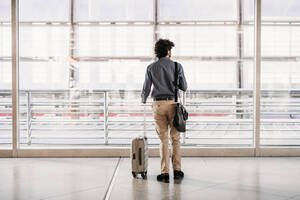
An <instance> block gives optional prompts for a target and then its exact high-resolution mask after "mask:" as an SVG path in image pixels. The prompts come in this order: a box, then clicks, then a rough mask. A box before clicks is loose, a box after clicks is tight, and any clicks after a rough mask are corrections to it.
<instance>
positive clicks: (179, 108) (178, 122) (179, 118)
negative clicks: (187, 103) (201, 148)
mask: <svg viewBox="0 0 300 200" xmlns="http://www.w3.org/2000/svg"><path fill="white" fill-rule="evenodd" d="M174 82H175V83H174V84H175V102H176V106H175V112H174V119H173V126H174V127H175V128H176V129H177V130H178V131H179V132H185V130H186V120H187V119H188V112H187V111H186V109H185V107H184V106H183V105H182V104H181V102H177V101H178V87H179V77H178V63H177V62H175V81H174Z"/></svg>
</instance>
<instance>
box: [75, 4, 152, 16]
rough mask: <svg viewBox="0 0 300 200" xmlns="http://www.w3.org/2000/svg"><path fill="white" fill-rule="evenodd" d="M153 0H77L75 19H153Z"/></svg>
mask: <svg viewBox="0 0 300 200" xmlns="http://www.w3.org/2000/svg"><path fill="white" fill-rule="evenodd" d="M153 5H154V1H153V0H126V1H124V0H109V1H106V0H89V1H86V0H75V21H153V9H154V8H153Z"/></svg>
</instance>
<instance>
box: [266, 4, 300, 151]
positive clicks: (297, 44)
mask: <svg viewBox="0 0 300 200" xmlns="http://www.w3.org/2000/svg"><path fill="white" fill-rule="evenodd" d="M263 2H264V6H263V8H262V15H263V16H264V18H263V19H264V20H263V22H262V29H263V30H264V31H263V32H262V50H263V60H264V61H263V62H262V77H261V79H262V85H261V86H262V97H261V104H262V105H261V118H262V120H261V144H262V145H268V146H299V145H300V135H299V133H300V129H299V127H300V126H299V125H300V121H299V119H300V115H299V103H300V102H299V95H300V93H299V88H300V87H299V86H300V85H299V77H300V70H299V66H300V62H299V59H298V57H299V56H300V28H299V27H298V25H299V24H298V23H294V22H293V20H299V18H300V14H299V12H298V10H299V8H300V2H299V1H293V0H288V1H284V2H283V1H269V0H264V1H263ZM270 18H272V20H273V21H274V24H272V25H270V23H269V22H268V23H266V20H269V19H270ZM279 21H280V23H278V24H276V22H279ZM283 21H286V22H283ZM288 21H290V22H288Z"/></svg>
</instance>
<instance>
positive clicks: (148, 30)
mask: <svg viewBox="0 0 300 200" xmlns="http://www.w3.org/2000/svg"><path fill="white" fill-rule="evenodd" d="M77 31H78V32H77V41H76V42H75V45H76V51H75V52H76V53H77V55H78V56H109V57H113V56H125V57H128V56H129V57H132V56H152V55H153V53H152V52H153V50H152V48H153V47H152V45H153V27H152V26H78V27H77Z"/></svg>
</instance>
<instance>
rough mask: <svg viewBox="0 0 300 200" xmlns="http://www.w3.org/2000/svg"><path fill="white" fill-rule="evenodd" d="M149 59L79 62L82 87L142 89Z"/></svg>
mask: <svg viewBox="0 0 300 200" xmlns="http://www.w3.org/2000/svg"><path fill="white" fill-rule="evenodd" d="M149 63H150V62H149V61H140V60H109V61H102V62H78V63H77V65H76V66H78V68H79V81H80V85H79V87H80V88H92V89H110V90H119V89H136V90H140V89H141V88H142V86H143V81H144V78H145V70H146V67H147V66H148V65H149Z"/></svg>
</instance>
